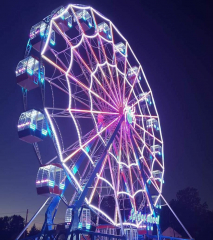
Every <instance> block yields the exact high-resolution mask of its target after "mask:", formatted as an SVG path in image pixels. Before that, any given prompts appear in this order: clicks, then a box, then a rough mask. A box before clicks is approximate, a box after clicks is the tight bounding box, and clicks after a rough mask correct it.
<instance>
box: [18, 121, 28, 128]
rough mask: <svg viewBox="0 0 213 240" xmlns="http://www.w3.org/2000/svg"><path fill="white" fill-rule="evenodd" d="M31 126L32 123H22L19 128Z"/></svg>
mask: <svg viewBox="0 0 213 240" xmlns="http://www.w3.org/2000/svg"><path fill="white" fill-rule="evenodd" d="M29 124H30V122H26V123H22V124H20V125H18V128H21V127H24V126H27V125H29Z"/></svg>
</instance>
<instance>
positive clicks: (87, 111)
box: [67, 108, 119, 115]
mask: <svg viewBox="0 0 213 240" xmlns="http://www.w3.org/2000/svg"><path fill="white" fill-rule="evenodd" d="M67 110H68V111H71V112H80V113H97V114H99V113H100V114H109V115H119V113H117V112H116V113H115V112H101V111H93V110H80V109H73V108H71V109H67Z"/></svg>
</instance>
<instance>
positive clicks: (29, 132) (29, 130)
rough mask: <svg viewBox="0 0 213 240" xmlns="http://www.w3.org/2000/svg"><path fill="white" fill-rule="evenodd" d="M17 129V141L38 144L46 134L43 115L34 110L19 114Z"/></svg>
mask: <svg viewBox="0 0 213 240" xmlns="http://www.w3.org/2000/svg"><path fill="white" fill-rule="evenodd" d="M17 127H18V136H19V139H20V140H22V141H24V142H27V143H35V142H40V141H42V140H43V139H44V138H45V137H46V136H47V134H48V132H47V125H46V121H45V117H44V114H42V113H41V112H39V111H36V110H34V109H32V110H29V111H27V112H23V113H22V114H21V116H20V117H19V120H18V126H17Z"/></svg>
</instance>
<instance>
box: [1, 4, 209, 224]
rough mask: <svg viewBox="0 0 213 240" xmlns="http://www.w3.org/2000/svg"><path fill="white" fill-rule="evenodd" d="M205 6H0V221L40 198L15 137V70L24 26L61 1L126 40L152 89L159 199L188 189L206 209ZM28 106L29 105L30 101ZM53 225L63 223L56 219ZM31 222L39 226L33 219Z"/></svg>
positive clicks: (32, 164)
mask: <svg viewBox="0 0 213 240" xmlns="http://www.w3.org/2000/svg"><path fill="white" fill-rule="evenodd" d="M210 2H211V1H207V0H188V1H187V0H155V1H154V0H137V1H136V0H131V1H130V0H128V1H127V0H123V1H120V0H114V1H113V0H105V1H104V0H99V1H98V0H91V1H89V0H88V1H85V0H82V1H72V2H68V1H54V0H42V1H41V0H38V1H35V0H34V1H32V0H22V1H4V4H3V5H1V13H0V18H1V25H0V29H1V31H0V32H1V36H0V46H1V65H0V78H1V80H0V113H1V115H0V116H1V117H0V134H1V135H0V136H1V138H0V162H1V168H0V189H1V194H0V196H1V197H0V203H1V204H0V216H4V215H12V214H21V215H22V216H24V215H25V212H26V209H29V217H31V216H32V214H33V213H34V212H35V211H36V210H37V209H38V208H39V206H40V205H41V204H42V203H43V202H44V200H45V198H44V197H42V196H37V194H36V189H35V179H36V174H37V170H38V167H39V165H38V161H37V158H36V156H35V153H34V150H33V148H32V146H31V145H28V144H27V143H24V142H22V141H20V140H19V139H18V135H17V129H16V126H17V121H18V118H19V115H20V114H21V112H22V111H23V104H22V93H21V88H20V87H19V86H17V85H16V79H15V68H16V65H17V64H18V62H19V61H20V60H22V59H23V57H24V51H25V47H26V43H27V41H28V36H29V31H30V28H31V26H32V25H34V24H36V23H37V22H39V21H41V20H42V19H43V18H44V17H45V16H47V15H49V14H50V13H51V11H52V10H53V9H55V8H56V7H58V6H60V5H67V4H68V3H81V4H85V5H91V6H92V7H94V8H95V9H97V10H98V11H99V12H101V13H103V14H104V15H105V16H106V17H108V18H109V19H111V20H112V21H113V23H114V24H115V26H116V27H117V28H118V29H119V30H120V31H121V33H122V34H123V35H124V37H125V38H126V39H127V40H128V41H129V43H130V45H131V47H132V48H133V50H134V52H135V53H136V56H137V58H138V59H139V61H140V62H141V64H142V66H143V69H144V71H145V74H146V76H147V78H148V81H149V84H150V86H151V89H152V91H153V94H154V97H155V102H156V106H157V109H158V113H159V116H160V120H161V128H162V134H163V139H164V144H165V184H164V189H163V194H164V196H165V197H166V199H167V200H171V199H172V198H174V197H175V194H176V192H177V191H178V190H180V189H183V188H186V187H188V186H189V187H195V188H197V189H198V190H199V192H200V196H201V199H202V201H206V202H207V203H208V205H209V208H210V209H211V210H213V193H212V187H213V161H212V156H213V141H212V136H213V114H212V109H213V108H212V104H213V94H212V91H213V90H212V89H213V41H212V39H213V28H212V24H213V4H212V3H210ZM35 102H36V99H35ZM58 221H61V222H63V221H64V216H63V214H61V215H60V218H59V220H58ZM36 222H37V223H38V224H39V223H41V222H42V217H39V218H38V220H36Z"/></svg>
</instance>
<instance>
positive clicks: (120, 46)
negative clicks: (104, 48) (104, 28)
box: [114, 42, 126, 60]
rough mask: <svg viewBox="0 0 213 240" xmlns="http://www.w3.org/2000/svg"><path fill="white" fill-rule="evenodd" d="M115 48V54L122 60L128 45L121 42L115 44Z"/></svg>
mask: <svg viewBox="0 0 213 240" xmlns="http://www.w3.org/2000/svg"><path fill="white" fill-rule="evenodd" d="M114 50H115V55H116V59H117V60H119V59H120V60H122V59H123V58H124V57H125V54H126V46H125V45H124V43H122V42H120V43H117V44H115V46H114Z"/></svg>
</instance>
